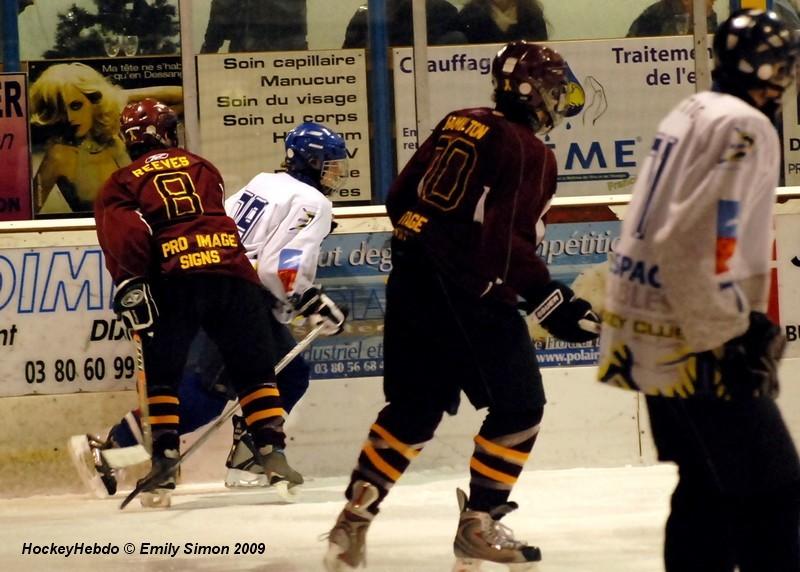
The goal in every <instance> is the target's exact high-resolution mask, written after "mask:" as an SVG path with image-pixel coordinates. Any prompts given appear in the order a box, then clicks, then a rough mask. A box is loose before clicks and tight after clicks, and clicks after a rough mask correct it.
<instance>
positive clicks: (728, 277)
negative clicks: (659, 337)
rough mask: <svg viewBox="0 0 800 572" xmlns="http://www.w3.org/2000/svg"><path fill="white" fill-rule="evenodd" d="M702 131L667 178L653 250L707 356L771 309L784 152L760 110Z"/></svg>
mask: <svg viewBox="0 0 800 572" xmlns="http://www.w3.org/2000/svg"><path fill="white" fill-rule="evenodd" d="M708 103H709V104H712V103H716V104H717V105H719V104H720V103H723V104H724V103H727V102H708ZM696 128H701V129H707V130H708V131H707V137H697V136H696V135H695V137H694V138H693V143H694V144H693V145H690V147H689V148H688V149H682V155H683V160H679V161H675V162H672V163H671V168H667V169H666V170H665V172H664V173H662V174H661V176H662V177H664V180H663V181H662V183H663V184H664V185H668V186H669V188H670V189H671V193H670V194H671V197H670V200H669V204H668V206H667V205H662V206H663V207H666V208H665V211H664V212H662V214H663V217H662V218H661V221H660V224H659V225H658V228H657V230H655V234H654V239H653V245H652V246H653V249H654V251H655V253H656V260H657V261H658V267H659V272H660V279H661V281H662V283H663V286H664V288H665V292H666V293H667V298H668V300H669V303H670V306H671V309H672V312H673V313H674V315H675V316H676V317H677V320H678V323H679V324H680V325H681V330H682V332H683V335H684V337H685V339H686V341H687V343H688V345H689V347H690V348H691V349H692V351H695V352H699V351H705V350H710V349H713V348H717V347H719V346H721V345H722V344H724V343H725V342H726V341H728V340H730V339H731V338H733V337H736V336H738V335H740V334H742V333H743V332H744V331H745V330H746V329H747V325H748V314H749V311H750V309H751V308H753V307H754V306H755V307H756V308H758V307H759V306H762V305H763V298H765V295H766V289H767V286H768V283H769V264H770V254H771V245H772V214H773V205H774V191H775V187H776V184H777V177H778V171H779V145H778V140H777V135H776V133H775V130H774V128H773V127H772V125H771V124H770V123H769V121H768V120H767V119H766V117H765V116H763V115H762V114H760V113H759V112H756V111H754V110H753V112H752V113H745V114H740V115H736V114H729V115H726V116H722V117H719V116H718V117H717V119H716V120H715V121H711V122H710V123H709V124H706V125H702V126H701V125H697V126H696ZM666 141H667V139H665V142H666ZM676 143H677V144H678V145H679V144H680V143H681V142H679V141H676ZM683 143H684V144H685V142H683ZM754 284H755V286H754Z"/></svg>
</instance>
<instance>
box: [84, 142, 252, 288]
mask: <svg viewBox="0 0 800 572" xmlns="http://www.w3.org/2000/svg"><path fill="white" fill-rule="evenodd" d="M224 199H225V191H224V186H223V180H222V175H220V173H219V171H217V169H216V168H215V167H214V166H213V165H212V164H211V163H209V162H208V161H206V160H205V159H203V158H202V157H199V156H197V155H194V154H193V153H190V152H189V151H186V150H185V149H180V148H171V149H157V150H153V151H150V152H148V153H146V154H145V155H143V156H142V157H140V158H139V159H137V160H136V161H134V162H133V163H131V164H130V165H128V166H127V167H123V168H122V169H119V170H118V171H116V172H115V173H114V174H113V175H111V178H109V180H108V181H107V182H106V184H105V186H104V187H103V190H102V191H101V192H100V194H99V195H98V197H97V200H96V202H95V207H94V216H95V221H96V223H97V237H98V239H99V241H100V246H101V247H102V249H103V252H104V253H105V257H106V266H107V267H108V270H109V272H110V273H111V277H112V278H113V279H114V282H115V283H116V284H119V283H120V282H122V281H123V280H126V279H128V278H133V277H136V276H143V277H147V276H153V275H158V274H183V273H189V272H210V273H221V274H228V275H232V276H238V277H240V278H243V279H245V280H250V281H252V282H254V283H256V284H259V285H260V282H259V280H258V275H257V274H256V272H255V270H254V269H253V266H252V265H251V263H250V262H249V261H248V259H247V256H246V255H245V252H244V249H243V248H242V246H241V245H240V243H239V234H238V232H237V230H236V223H234V221H233V219H231V218H229V217H228V216H227V215H226V214H225V208H224V203H223V201H224Z"/></svg>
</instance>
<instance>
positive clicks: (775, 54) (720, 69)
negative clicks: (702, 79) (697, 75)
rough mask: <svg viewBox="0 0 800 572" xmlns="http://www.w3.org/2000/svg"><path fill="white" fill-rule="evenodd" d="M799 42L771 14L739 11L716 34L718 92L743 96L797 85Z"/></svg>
mask: <svg viewBox="0 0 800 572" xmlns="http://www.w3.org/2000/svg"><path fill="white" fill-rule="evenodd" d="M797 54H798V41H797V35H796V33H795V32H793V31H792V30H790V29H789V27H788V26H787V25H786V24H785V23H784V22H783V20H781V19H780V17H779V16H778V15H777V14H776V13H775V12H772V11H764V10H754V9H744V10H737V11H736V12H734V13H733V14H731V15H730V17H729V18H728V19H727V20H725V21H724V22H723V23H722V24H720V26H719V28H718V29H717V32H716V33H715V34H714V69H713V70H712V72H711V77H712V78H713V79H714V83H715V84H716V87H717V89H718V91H723V92H725V93H731V94H733V95H739V96H741V95H742V93H743V92H746V91H747V90H750V89H758V88H766V87H770V88H773V89H776V90H778V91H781V92H782V91H783V90H784V89H786V88H787V87H788V86H789V85H791V83H792V82H793V81H794V76H795V69H794V67H795V62H796V59H797Z"/></svg>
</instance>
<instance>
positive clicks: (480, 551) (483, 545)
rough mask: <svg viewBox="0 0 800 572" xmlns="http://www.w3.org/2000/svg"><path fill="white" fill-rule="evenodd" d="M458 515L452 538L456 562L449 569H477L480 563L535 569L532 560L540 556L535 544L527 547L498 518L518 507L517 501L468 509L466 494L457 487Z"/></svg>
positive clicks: (538, 558) (463, 571)
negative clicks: (484, 509) (486, 510)
mask: <svg viewBox="0 0 800 572" xmlns="http://www.w3.org/2000/svg"><path fill="white" fill-rule="evenodd" d="M456 496H457V497H458V507H459V509H460V511H461V518H460V519H459V521H458V532H456V538H455V540H454V541H453V552H454V553H455V555H456V563H455V565H454V566H453V570H452V572H470V571H473V570H480V565H481V562H483V561H488V562H497V563H499V564H506V565H507V566H508V568H509V570H512V571H515V572H517V571H522V570H535V569H536V568H535V563H536V562H538V561H539V560H541V559H542V552H541V551H540V550H539V548H537V547H536V546H528V544H526V543H525V542H522V541H519V540H516V539H515V538H514V533H513V531H512V530H511V529H510V528H508V527H507V526H504V525H502V524H500V522H499V521H500V519H501V518H502V517H503V516H505V515H506V514H508V513H509V512H511V511H512V510H514V509H516V508H517V505H516V503H508V504H503V505H500V506H498V507H496V508H494V509H492V510H491V511H490V512H478V511H473V510H470V509H469V508H468V506H467V503H468V499H467V495H466V493H465V492H464V491H462V490H461V489H456Z"/></svg>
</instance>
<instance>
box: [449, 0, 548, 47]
mask: <svg viewBox="0 0 800 572" xmlns="http://www.w3.org/2000/svg"><path fill="white" fill-rule="evenodd" d="M458 21H459V29H460V30H461V31H462V32H463V33H464V35H465V36H466V38H467V41H468V42H469V43H471V44H494V43H501V42H511V41H514V40H532V41H537V40H546V39H547V23H546V22H545V19H544V9H543V8H542V5H541V3H540V2H539V0H470V1H469V2H467V3H466V4H465V5H464V7H463V8H462V9H461V12H460V13H459V14H458Z"/></svg>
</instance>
